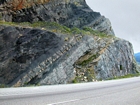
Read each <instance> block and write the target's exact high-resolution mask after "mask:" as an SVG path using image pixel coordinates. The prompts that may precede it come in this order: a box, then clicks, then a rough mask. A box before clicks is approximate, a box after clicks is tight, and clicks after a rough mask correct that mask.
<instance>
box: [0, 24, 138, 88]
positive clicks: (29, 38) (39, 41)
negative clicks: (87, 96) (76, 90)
mask: <svg viewBox="0 0 140 105" xmlns="http://www.w3.org/2000/svg"><path fill="white" fill-rule="evenodd" d="M66 38H68V40H67V41H66V40H65V39H66ZM0 40H1V41H0V42H1V43H0V49H1V50H0V83H1V84H6V85H9V86H23V85H26V84H40V85H45V84H48V85H50V84H62V83H71V82H72V80H74V79H75V78H76V79H77V80H78V82H85V81H95V80H100V79H108V78H112V77H114V76H121V75H126V74H129V73H136V71H135V70H136V67H137V66H136V65H135V61H134V57H133V50H132V45H131V44H130V43H129V42H127V41H124V40H121V39H117V38H115V37H107V38H106V37H105V38H99V37H97V36H82V35H76V36H70V35H62V34H58V33H52V32H48V31H45V30H40V29H32V28H21V27H11V26H0ZM89 59H90V60H89ZM75 76H76V77H75ZM79 77H80V78H79Z"/></svg>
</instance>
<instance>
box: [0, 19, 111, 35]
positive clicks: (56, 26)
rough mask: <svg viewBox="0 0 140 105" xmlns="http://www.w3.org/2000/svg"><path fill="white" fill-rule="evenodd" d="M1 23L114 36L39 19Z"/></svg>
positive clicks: (53, 30) (72, 33)
mask: <svg viewBox="0 0 140 105" xmlns="http://www.w3.org/2000/svg"><path fill="white" fill-rule="evenodd" d="M0 25H8V26H15V27H25V28H40V29H44V30H48V31H51V32H55V33H63V34H70V35H75V34H82V35H95V36H99V37H109V36H112V35H106V34H105V33H101V32H98V31H94V30H92V29H91V28H90V27H84V28H83V29H80V28H77V27H73V28H68V27H66V26H64V25H60V24H58V23H56V22H42V21H38V22H34V23H29V22H22V23H16V22H3V21H0Z"/></svg>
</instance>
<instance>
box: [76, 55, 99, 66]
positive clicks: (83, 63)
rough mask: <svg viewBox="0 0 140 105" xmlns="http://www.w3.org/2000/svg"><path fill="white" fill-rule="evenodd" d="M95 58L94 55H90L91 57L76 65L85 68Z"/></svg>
mask: <svg viewBox="0 0 140 105" xmlns="http://www.w3.org/2000/svg"><path fill="white" fill-rule="evenodd" d="M96 57H97V55H96V54H94V55H92V56H91V57H89V58H88V59H86V60H84V61H82V62H79V63H78V65H80V66H86V65H87V64H89V63H90V62H92V60H93V59H95V58H96Z"/></svg>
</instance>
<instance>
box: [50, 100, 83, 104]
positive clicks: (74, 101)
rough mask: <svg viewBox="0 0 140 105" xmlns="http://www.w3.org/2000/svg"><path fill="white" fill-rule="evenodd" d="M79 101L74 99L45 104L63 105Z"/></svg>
mask: <svg viewBox="0 0 140 105" xmlns="http://www.w3.org/2000/svg"><path fill="white" fill-rule="evenodd" d="M79 100H81V99H75V100H69V101H62V102H57V103H51V104H47V105H58V104H64V103H69V102H75V101H79Z"/></svg>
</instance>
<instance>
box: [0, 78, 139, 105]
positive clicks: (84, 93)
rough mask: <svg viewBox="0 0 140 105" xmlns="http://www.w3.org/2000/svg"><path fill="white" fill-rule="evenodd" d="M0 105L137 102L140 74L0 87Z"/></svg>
mask: <svg viewBox="0 0 140 105" xmlns="http://www.w3.org/2000/svg"><path fill="white" fill-rule="evenodd" d="M0 105H140V77H134V78H129V79H120V80H110V81H101V82H91V83H82V84H68V85H54V86H39V87H20V88H3V89H0Z"/></svg>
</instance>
